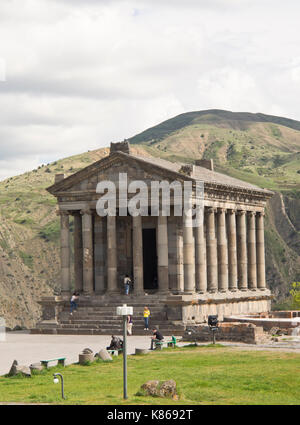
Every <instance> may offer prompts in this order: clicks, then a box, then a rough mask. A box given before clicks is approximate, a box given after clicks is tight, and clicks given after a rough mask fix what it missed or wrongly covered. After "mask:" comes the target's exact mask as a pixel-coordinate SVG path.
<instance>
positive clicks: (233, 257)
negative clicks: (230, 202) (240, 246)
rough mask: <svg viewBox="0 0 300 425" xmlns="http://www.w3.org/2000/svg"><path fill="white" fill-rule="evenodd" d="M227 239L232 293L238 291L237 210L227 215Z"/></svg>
mask: <svg viewBox="0 0 300 425" xmlns="http://www.w3.org/2000/svg"><path fill="white" fill-rule="evenodd" d="M227 224H228V226H227V230H228V232H227V238H228V268H229V271H228V278H229V282H228V286H229V290H230V291H236V290H237V287H238V282H237V281H238V274H237V252H236V218H235V210H233V209H231V210H228V214H227Z"/></svg>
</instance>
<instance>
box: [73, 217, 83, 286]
mask: <svg viewBox="0 0 300 425" xmlns="http://www.w3.org/2000/svg"><path fill="white" fill-rule="evenodd" d="M82 252H83V251H82V220H81V214H80V213H79V212H76V213H74V277H75V291H76V292H82V291H83V262H82V259H83V258H82V257H83V253H82Z"/></svg>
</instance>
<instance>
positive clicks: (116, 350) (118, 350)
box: [107, 348, 123, 356]
mask: <svg viewBox="0 0 300 425" xmlns="http://www.w3.org/2000/svg"><path fill="white" fill-rule="evenodd" d="M107 351H108V353H109V354H112V355H113V356H118V355H119V352H120V353H121V352H122V351H123V348H118V349H115V350H107Z"/></svg>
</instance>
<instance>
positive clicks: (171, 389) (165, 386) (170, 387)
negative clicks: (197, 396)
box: [159, 379, 177, 398]
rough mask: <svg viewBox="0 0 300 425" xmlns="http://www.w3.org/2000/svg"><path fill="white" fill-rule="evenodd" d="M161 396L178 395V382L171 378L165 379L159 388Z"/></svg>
mask: <svg viewBox="0 0 300 425" xmlns="http://www.w3.org/2000/svg"><path fill="white" fill-rule="evenodd" d="M159 395H160V397H171V398H173V397H175V396H177V392H176V382H175V381H174V379H170V380H169V381H164V382H163V383H162V384H161V386H160V389H159Z"/></svg>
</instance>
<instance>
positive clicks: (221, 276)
mask: <svg viewBox="0 0 300 425" xmlns="http://www.w3.org/2000/svg"><path fill="white" fill-rule="evenodd" d="M225 213H226V210H225V209H224V208H219V209H218V219H217V240H218V288H219V291H220V292H226V291H227V290H228V247H227V236H226V217H225Z"/></svg>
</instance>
